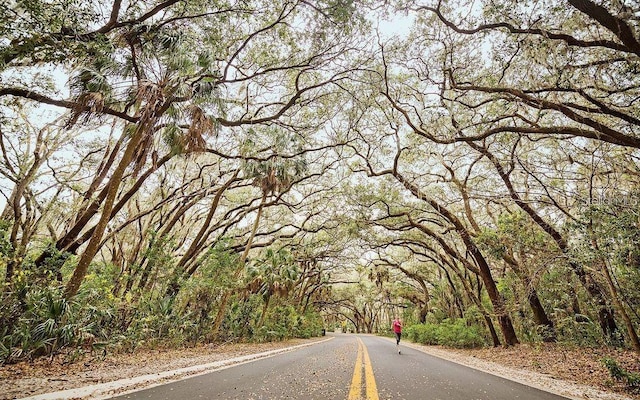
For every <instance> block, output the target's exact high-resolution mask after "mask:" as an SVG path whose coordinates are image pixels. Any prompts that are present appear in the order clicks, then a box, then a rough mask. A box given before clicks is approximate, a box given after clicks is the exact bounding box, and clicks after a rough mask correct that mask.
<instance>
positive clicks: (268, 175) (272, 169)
mask: <svg viewBox="0 0 640 400" xmlns="http://www.w3.org/2000/svg"><path fill="white" fill-rule="evenodd" d="M305 169H306V162H305V160H304V159H298V160H291V159H283V158H281V157H273V158H269V159H268V160H266V161H260V162H251V163H246V164H245V166H244V170H245V173H246V176H247V178H248V179H253V185H254V186H257V187H259V188H260V190H261V191H262V198H261V199H260V205H259V206H258V210H257V214H256V218H255V220H254V221H253V226H252V227H251V232H250V234H249V239H247V243H246V245H245V247H244V251H243V252H242V255H241V256H240V261H239V263H238V268H237V269H236V270H235V272H234V274H233V280H234V281H236V280H237V279H238V278H239V277H240V273H241V272H242V270H243V269H244V266H245V263H246V261H247V257H248V256H249V251H250V250H251V246H252V244H253V239H254V238H255V236H256V232H257V230H258V225H259V224H260V218H261V217H262V211H263V209H264V206H265V204H266V202H267V198H268V197H269V196H270V195H272V194H276V193H284V192H286V191H287V190H289V189H290V187H291V185H292V180H293V178H294V177H296V176H299V175H301V174H302V173H303V172H304V170H305ZM231 293H232V292H231V291H230V290H227V291H226V292H225V293H224V295H223V296H222V300H221V301H220V307H219V309H218V313H217V315H216V319H215V320H214V323H213V327H212V335H213V336H216V335H217V334H218V331H219V330H220V326H221V325H222V320H223V319H224V315H225V312H226V308H227V303H228V302H229V298H230V297H231Z"/></svg>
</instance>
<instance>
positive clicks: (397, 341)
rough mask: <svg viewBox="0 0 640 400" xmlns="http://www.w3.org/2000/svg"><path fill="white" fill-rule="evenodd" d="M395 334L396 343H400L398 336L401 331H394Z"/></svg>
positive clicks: (400, 335) (399, 336)
mask: <svg viewBox="0 0 640 400" xmlns="http://www.w3.org/2000/svg"><path fill="white" fill-rule="evenodd" d="M394 333H395V334H396V344H398V343H400V338H401V337H402V332H394Z"/></svg>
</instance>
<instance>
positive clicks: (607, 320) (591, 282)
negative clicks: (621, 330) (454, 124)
mask: <svg viewBox="0 0 640 400" xmlns="http://www.w3.org/2000/svg"><path fill="white" fill-rule="evenodd" d="M467 144H468V145H469V146H471V147H472V148H473V149H475V150H476V151H478V152H480V153H481V154H483V155H484V156H485V157H487V158H488V159H489V161H491V163H492V164H493V166H494V167H495V168H496V170H497V171H498V174H499V175H500V178H502V181H503V182H504V184H505V186H506V188H507V190H508V192H509V195H510V196H511V199H512V200H513V201H514V202H515V203H516V205H517V206H518V207H520V209H522V210H523V211H524V212H526V213H527V214H528V215H529V216H530V217H531V219H532V220H533V221H534V222H535V223H536V224H538V226H539V227H540V228H542V230H543V231H545V232H546V233H547V234H548V235H549V236H550V237H551V238H552V239H553V241H554V242H555V243H556V245H557V246H558V248H559V249H560V251H562V253H563V254H564V255H569V253H570V251H569V245H568V243H567V241H566V240H565V238H564V237H563V236H562V234H560V232H558V231H557V230H556V229H555V228H554V227H552V226H551V225H550V224H548V223H547V221H545V220H544V219H543V218H542V217H541V216H540V215H539V214H538V213H537V212H536V211H535V210H534V209H533V208H531V206H530V205H529V204H528V203H527V202H526V201H524V200H522V198H520V195H519V194H518V192H517V191H516V190H515V189H514V187H513V184H512V183H511V179H510V178H509V174H508V173H507V172H506V171H505V170H504V168H503V167H502V164H500V161H499V160H498V159H497V158H496V157H495V156H494V155H493V154H492V153H491V152H490V151H489V150H488V149H487V148H484V147H481V146H479V145H477V144H475V143H471V142H468V143H467ZM569 266H570V267H571V269H572V270H573V272H574V273H575V274H576V276H577V277H578V279H579V280H580V283H582V285H583V286H584V288H585V289H587V292H589V294H590V295H591V297H593V298H594V299H595V300H596V302H597V304H598V306H599V307H600V310H599V311H598V318H599V320H600V327H601V328H602V331H603V333H604V334H605V335H606V336H608V337H609V338H614V337H615V335H616V332H617V331H618V328H617V325H616V321H615V319H614V317H613V312H612V311H611V308H610V307H609V305H608V304H607V301H606V297H605V292H604V290H603V288H602V287H601V286H600V285H599V284H598V283H597V282H596V281H595V279H593V278H592V277H591V276H589V274H588V273H587V272H586V271H585V270H584V268H583V266H582V265H580V264H578V263H576V262H573V261H569Z"/></svg>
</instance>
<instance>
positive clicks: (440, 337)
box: [405, 318, 485, 348]
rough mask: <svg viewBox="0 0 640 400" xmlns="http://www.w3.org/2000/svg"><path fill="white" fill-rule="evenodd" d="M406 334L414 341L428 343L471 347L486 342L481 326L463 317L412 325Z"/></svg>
mask: <svg viewBox="0 0 640 400" xmlns="http://www.w3.org/2000/svg"><path fill="white" fill-rule="evenodd" d="M405 334H406V336H407V338H408V339H409V340H411V341H413V342H417V343H421V344H428V345H441V346H449V347H456V348H471V347H480V346H483V345H484V344H485V339H484V336H483V334H482V330H481V328H480V327H479V326H478V325H473V324H468V323H467V321H466V320H465V319H463V318H460V319H456V320H448V319H447V320H444V321H442V322H441V323H439V324H419V325H412V326H410V327H408V328H407V329H406V330H405Z"/></svg>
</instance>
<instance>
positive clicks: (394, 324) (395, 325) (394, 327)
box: [393, 320, 402, 333]
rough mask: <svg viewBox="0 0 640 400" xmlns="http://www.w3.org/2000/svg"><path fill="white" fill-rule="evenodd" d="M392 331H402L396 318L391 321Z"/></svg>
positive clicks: (400, 323) (400, 324)
mask: <svg viewBox="0 0 640 400" xmlns="http://www.w3.org/2000/svg"><path fill="white" fill-rule="evenodd" d="M393 331H394V332H395V333H402V322H400V321H398V320H395V321H393Z"/></svg>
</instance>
